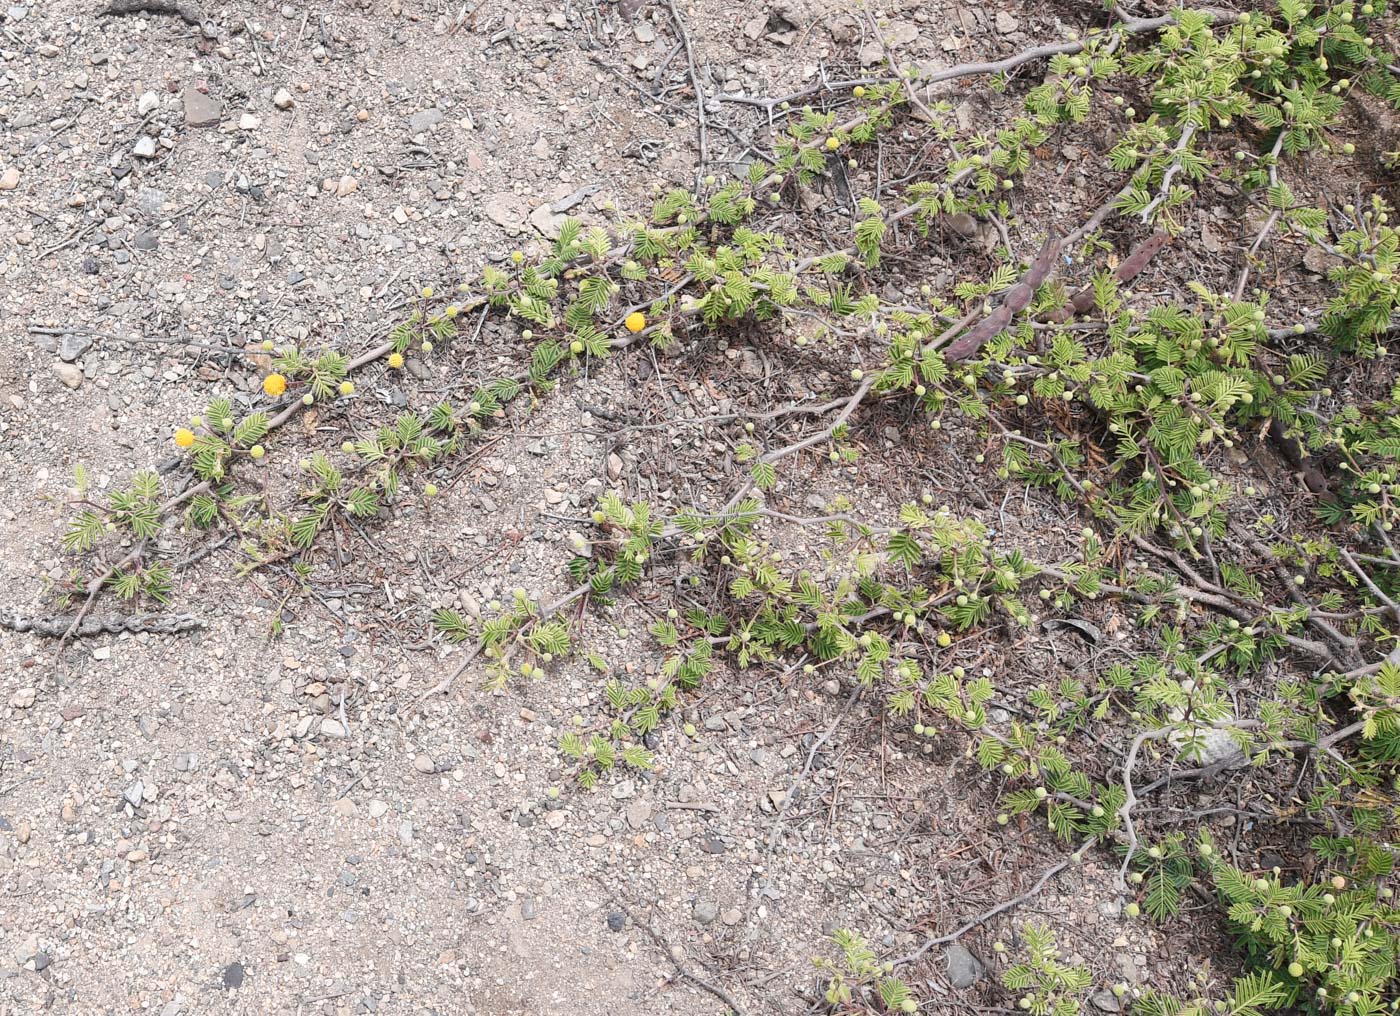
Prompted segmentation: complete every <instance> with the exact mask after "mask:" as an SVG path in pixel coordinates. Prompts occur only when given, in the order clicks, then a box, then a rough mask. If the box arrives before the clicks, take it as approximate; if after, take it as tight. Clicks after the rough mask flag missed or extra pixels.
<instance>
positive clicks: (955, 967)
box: [943, 942, 983, 988]
mask: <svg viewBox="0 0 1400 1016" xmlns="http://www.w3.org/2000/svg"><path fill="white" fill-rule="evenodd" d="M943 956H944V959H945V960H947V962H948V983H949V984H951V985H952V986H953V987H955V988H970V987H972V986H973V985H974V984H976V983H977V982H978V981H980V980H981V979H982V970H983V967H982V961H981V960H979V959H978V958H977V957H976V956H974V955H973V954H972V951H971V950H970V949H968V948H967V947H966V946H964V945H962V944H960V943H958V942H954V943H953V944H952V945H950V946H948V948H947V949H946V950H945V951H944V953H943Z"/></svg>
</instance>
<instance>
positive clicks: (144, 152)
mask: <svg viewBox="0 0 1400 1016" xmlns="http://www.w3.org/2000/svg"><path fill="white" fill-rule="evenodd" d="M131 154H132V155H134V156H136V157H137V158H138V159H154V158H155V157H156V139H155V138H153V137H151V136H150V135H149V134H146V135H144V136H142V137H141V138H139V139H138V140H137V142H136V147H135V148H133V149H132V150H131Z"/></svg>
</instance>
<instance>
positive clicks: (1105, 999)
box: [1089, 988, 1123, 1012]
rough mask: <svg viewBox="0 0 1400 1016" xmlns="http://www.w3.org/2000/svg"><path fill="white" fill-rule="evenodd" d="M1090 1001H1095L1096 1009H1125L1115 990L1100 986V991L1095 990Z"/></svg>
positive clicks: (1108, 1010)
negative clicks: (1114, 992)
mask: <svg viewBox="0 0 1400 1016" xmlns="http://www.w3.org/2000/svg"><path fill="white" fill-rule="evenodd" d="M1089 1001H1090V1002H1092V1003H1094V1008H1095V1009H1101V1010H1103V1011H1104V1012H1122V1011H1123V1003H1121V1002H1119V1001H1118V996H1116V995H1114V994H1113V992H1111V991H1109V990H1108V989H1107V988H1100V989H1099V990H1098V991H1096V992H1094V993H1093V994H1092V995H1090V996H1089Z"/></svg>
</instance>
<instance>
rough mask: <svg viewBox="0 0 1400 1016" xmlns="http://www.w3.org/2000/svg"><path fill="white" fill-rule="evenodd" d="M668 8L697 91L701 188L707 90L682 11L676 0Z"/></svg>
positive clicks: (697, 169) (706, 144) (706, 134)
mask: <svg viewBox="0 0 1400 1016" xmlns="http://www.w3.org/2000/svg"><path fill="white" fill-rule="evenodd" d="M666 6H667V8H668V9H669V10H670V12H671V20H672V21H674V22H675V23H676V31H677V32H679V33H680V36H681V42H682V43H684V44H685V62H686V65H687V66H688V68H689V70H690V84H691V87H693V88H694V89H695V113H696V115H697V116H698V117H699V118H700V164H699V165H698V166H696V167H695V185H696V186H697V187H699V185H700V178H701V177H702V176H704V175H705V163H706V162H707V161H708V160H709V156H708V154H707V150H708V147H709V125H708V124H707V123H706V122H705V90H704V89H703V88H701V87H700V75H699V73H698V72H697V71H696V70H695V53H694V51H693V50H692V49H691V46H690V33H689V32H688V31H686V28H685V22H684V21H682V20H681V14H680V11H678V10H676V4H675V0H668V2H667V4H666Z"/></svg>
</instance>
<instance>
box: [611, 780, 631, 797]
mask: <svg viewBox="0 0 1400 1016" xmlns="http://www.w3.org/2000/svg"><path fill="white" fill-rule="evenodd" d="M636 792H637V785H636V784H635V783H633V782H632V781H631V780H623V781H622V782H621V783H619V784H617V785H616V786H615V787H613V788H612V796H613V799H614V800H617V801H625V800H627V799H628V798H629V797H631V796H632V795H633V794H635V793H636Z"/></svg>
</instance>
